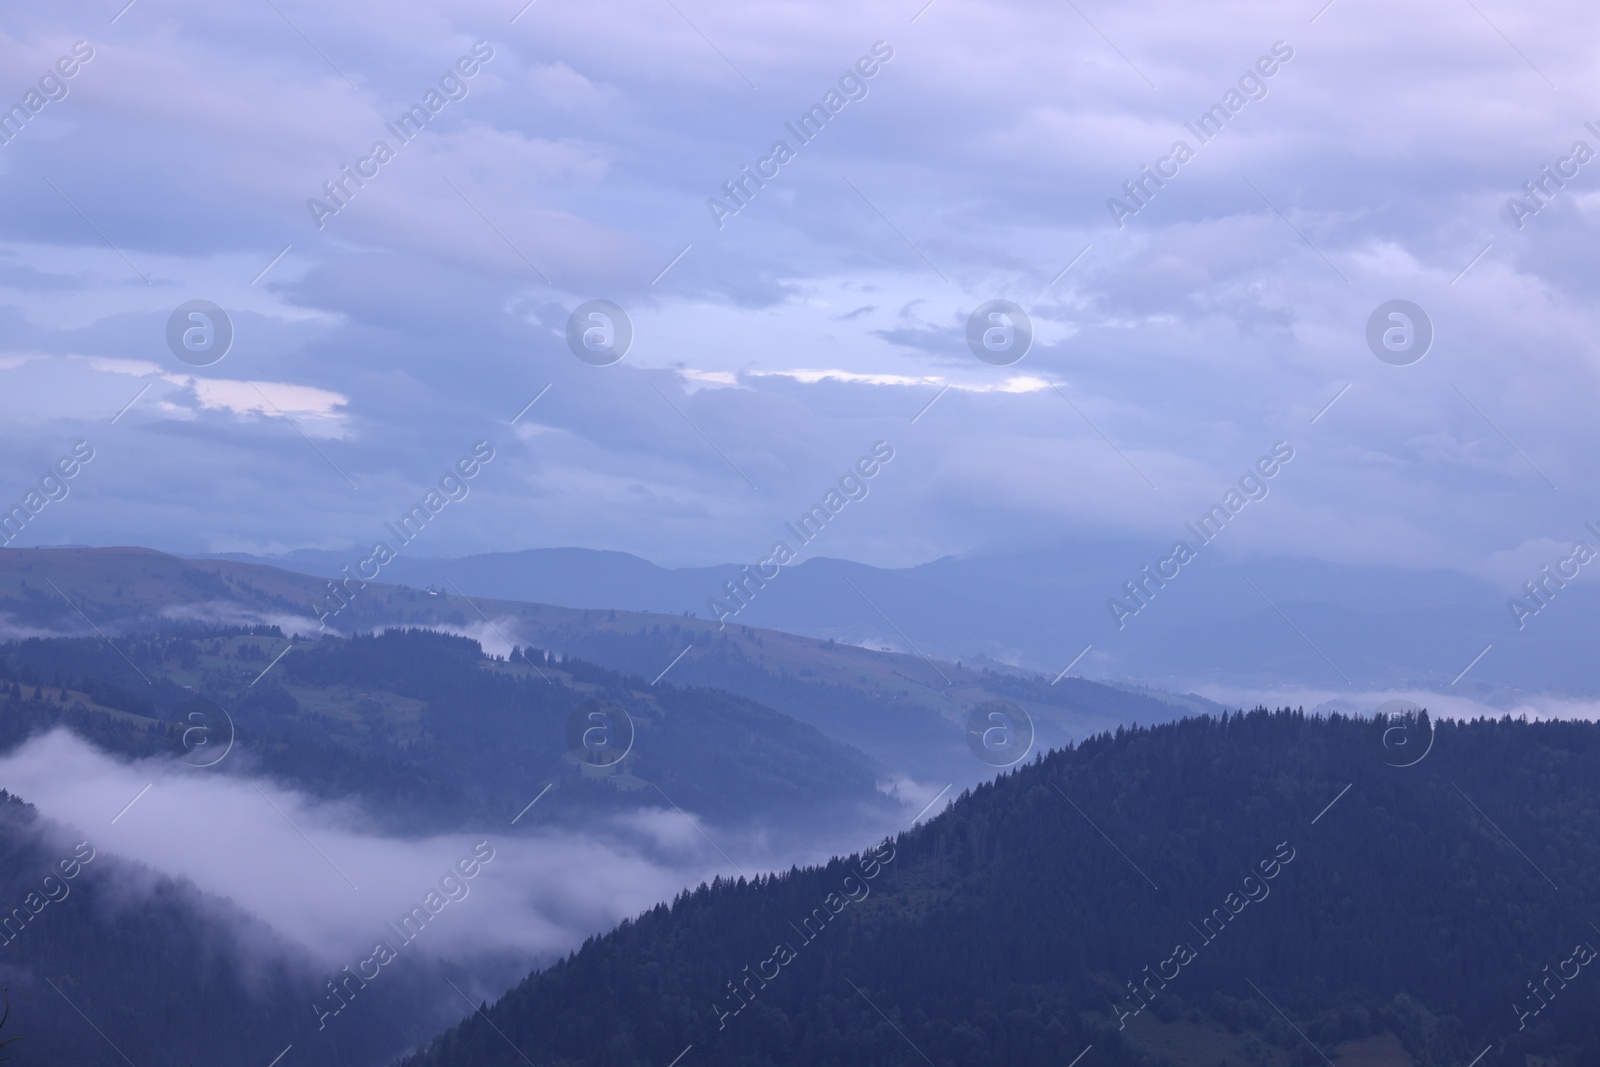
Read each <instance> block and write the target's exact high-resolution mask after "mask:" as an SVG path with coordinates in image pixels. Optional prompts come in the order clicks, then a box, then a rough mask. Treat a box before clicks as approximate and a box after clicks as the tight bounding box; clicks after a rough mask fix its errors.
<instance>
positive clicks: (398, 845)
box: [0, 730, 909, 996]
mask: <svg viewBox="0 0 1600 1067" xmlns="http://www.w3.org/2000/svg"><path fill="white" fill-rule="evenodd" d="M0 787H3V788H6V789H9V790H10V791H11V792H13V793H16V794H18V795H20V796H21V797H23V798H24V799H26V800H28V801H30V802H31V803H33V804H34V805H35V806H36V807H37V808H38V810H39V812H40V814H41V815H43V816H45V817H46V818H48V819H51V820H54V821H56V822H58V823H62V824H66V825H67V826H69V827H71V828H72V832H73V833H75V834H77V835H78V836H79V837H81V838H86V839H88V840H90V841H92V842H93V844H94V847H95V848H96V849H98V850H99V851H100V852H101V853H102V854H104V855H113V856H120V857H124V858H126V859H130V860H135V861H137V862H139V863H141V864H144V865H146V866H147V867H149V868H150V869H151V870H153V871H155V872H158V873H161V874H165V875H170V876H172V877H175V878H181V879H187V880H188V881H190V882H193V883H194V884H195V885H196V886H197V887H199V888H200V889H201V890H203V891H205V892H207V893H210V894H214V895H216V896H219V897H224V898H227V899H229V900H231V901H232V902H233V903H234V904H236V905H237V906H238V907H239V908H241V909H243V910H244V911H246V912H248V913H249V914H251V915H252V916H255V917H256V918H258V919H260V920H262V921H263V922H265V923H267V924H268V925H270V926H271V927H272V929H273V930H275V931H276V932H277V933H278V934H280V935H281V936H282V937H284V938H285V939H287V940H288V941H289V942H291V943H292V945H293V946H294V947H295V948H296V949H298V950H303V951H304V952H306V953H309V954H310V955H312V956H314V957H315V958H317V959H319V960H322V961H324V962H325V963H326V964H327V965H328V966H329V967H330V968H331V969H332V970H338V968H339V967H342V966H344V965H346V964H350V965H352V966H354V964H355V963H356V962H357V961H358V960H359V959H362V958H365V957H367V956H369V955H370V953H371V951H372V948H373V945H374V943H375V942H376V941H378V940H380V939H388V940H391V941H393V940H394V936H393V934H392V933H391V932H390V931H391V930H392V929H393V928H396V927H398V926H399V925H400V924H401V923H402V920H403V919H404V917H405V916H407V915H411V914H412V913H413V909H415V908H417V907H419V906H420V907H423V908H424V909H425V910H427V911H428V913H429V916H430V917H429V918H428V920H427V921H426V926H425V928H424V929H423V930H422V931H421V933H420V934H419V935H418V936H416V938H415V941H414V942H412V943H411V945H410V946H409V947H408V948H407V949H406V952H407V954H417V955H423V956H428V957H433V958H436V959H439V960H448V961H452V962H454V963H460V964H471V963H472V962H473V961H474V960H479V961H481V962H482V963H483V964H484V965H485V966H488V967H490V969H492V970H494V971H496V972H499V973H502V974H504V973H508V969H509V970H511V971H521V970H526V969H528V967H531V966H533V965H534V964H535V963H538V962H543V961H547V960H549V959H551V958H553V957H555V956H558V955H560V954H563V953H565V952H567V951H569V950H571V949H573V948H575V947H577V946H578V945H579V944H581V943H582V941H583V940H584V938H586V937H588V936H589V935H591V934H594V933H598V932H602V931H605V930H608V929H610V928H611V927H613V926H615V925H616V924H617V923H618V922H619V921H620V920H621V919H623V918H625V917H628V916H631V915H635V914H637V913H639V912H640V911H643V910H645V909H646V908H649V907H651V906H653V905H654V904H655V903H657V902H659V901H664V900H670V899H671V898H672V897H673V896H674V895H675V894H676V893H677V892H678V891H679V890H681V889H683V888H686V887H692V886H694V885H698V884H699V883H700V882H702V881H709V880H711V879H712V878H714V877H716V876H718V875H720V876H722V877H725V878H727V877H738V876H739V875H740V874H743V875H747V876H748V875H754V874H756V873H757V872H759V871H765V870H771V869H779V868H787V867H788V866H790V865H791V864H802V865H804V864H806V863H811V862H818V861H821V860H825V859H826V858H827V857H828V855H829V854H831V853H832V852H834V851H838V852H846V851H852V850H855V849H859V848H863V847H866V846H869V845H871V844H873V843H874V841H875V837H874V836H873V835H870V834H866V835H864V834H862V833H860V832H856V833H848V835H847V831H844V830H841V831H840V834H839V836H840V837H843V838H845V839H843V840H839V841H837V842H836V847H835V848H833V849H818V848H817V847H815V845H811V846H802V845H791V844H789V843H788V842H787V841H786V840H785V839H783V838H780V837H778V836H777V835H774V834H771V833H766V832H762V833H756V834H744V835H739V836H731V835H729V834H728V833H727V832H726V831H723V830H720V829H717V828H715V827H710V826H706V825H704V824H702V823H701V822H700V821H698V820H695V819H693V818H692V817H690V816H687V815H684V814H682V813H679V812H677V811H673V810H666V811H662V810H643V811H637V812H632V813H627V814H622V815H616V814H610V815H606V816H604V817H602V818H597V819H595V820H591V822H590V824H589V825H587V826H585V827H584V828H582V829H581V830H579V829H577V828H571V827H566V826H562V825H558V824H554V823H544V822H541V821H540V814H541V813H540V811H539V805H538V804H534V805H533V807H532V808H530V809H529V810H528V811H527V812H526V813H525V814H524V815H523V816H521V818H520V821H519V823H518V825H517V826H515V827H513V826H510V825H505V826H483V827H475V828H465V829H462V830H461V831H460V832H457V833H448V834H431V835H419V836H418V837H415V838H405V837H399V836H392V835H380V834H374V833H371V832H368V831H366V830H364V829H363V827H366V826H370V825H371V824H372V820H371V818H370V817H369V815H368V813H365V812H363V811H362V810H360V808H358V807H357V806H356V805H354V804H353V803H350V802H327V801H322V800H317V799H314V798H311V797H308V796H307V795H305V794H303V793H300V792H296V791H294V790H292V789H287V788H284V787H282V786H279V785H277V784H275V783H274V782H273V781H271V780H270V779H266V778H260V777H243V776H239V775H237V774H236V775H232V776H230V775H224V774H221V773H218V772H217V771H216V770H215V769H209V770H208V769H197V768H194V767H191V766H189V765H187V764H185V763H182V762H180V761H176V760H171V759H166V758H162V759H145V760H137V761H123V760H118V759H115V758H113V757H111V756H109V755H107V754H105V753H103V752H101V751H100V750H98V749H96V748H95V747H93V746H92V745H90V744H89V743H87V742H85V741H84V740H83V739H81V738H79V737H78V736H77V735H75V734H73V733H71V732H69V731H66V730H56V731H53V732H51V733H49V734H45V735H41V736H39V737H36V738H34V739H31V740H30V741H28V742H27V743H26V744H24V745H22V746H20V747H18V748H17V749H15V750H13V751H12V752H10V753H8V754H6V755H5V756H3V757H0ZM530 799H531V798H530ZM907 822H909V819H908V820H907ZM893 829H895V828H893V827H888V826H885V827H883V828H882V832H884V833H887V832H892V830H893ZM824 836H826V835H824ZM878 836H881V835H878ZM469 870H470V871H471V874H470V876H468V875H467V874H466V873H465V872H466V871H469ZM430 894H431V895H430ZM386 924H390V925H386ZM413 924H414V925H416V920H413ZM484 992H486V991H479V993H478V994H477V995H480V996H481V995H482V994H483V993H484Z"/></svg>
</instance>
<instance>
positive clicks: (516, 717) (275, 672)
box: [0, 624, 894, 833]
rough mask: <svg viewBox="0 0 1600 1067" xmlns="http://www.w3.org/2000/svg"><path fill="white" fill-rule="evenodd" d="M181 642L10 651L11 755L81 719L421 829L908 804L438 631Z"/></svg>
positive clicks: (801, 741) (744, 727)
mask: <svg viewBox="0 0 1600 1067" xmlns="http://www.w3.org/2000/svg"><path fill="white" fill-rule="evenodd" d="M167 629H168V632H167V633H166V634H165V635H162V636H154V637H153V636H145V637H129V638H124V639H122V640H120V641H119V642H117V643H116V645H115V647H113V646H112V645H111V644H108V642H106V641H103V640H101V639H99V638H50V639H39V638H33V639H28V640H25V641H20V642H10V643H7V644H0V752H4V751H7V750H9V749H11V748H12V747H14V746H16V745H18V744H20V743H21V742H23V741H24V740H26V739H27V738H28V737H30V736H32V735H33V734H35V733H37V732H39V731H41V730H45V729H49V728H51V727H54V726H57V725H65V726H68V727H70V728H72V729H73V730H75V731H76V732H78V733H80V734H82V735H83V736H85V737H87V738H89V739H90V740H92V741H94V742H95V743H96V744H97V745H99V746H100V747H102V748H104V749H106V750H108V751H111V752H115V753H118V754H120V755H123V756H129V757H140V756H146V755H151V754H155V753H162V752H165V753H170V754H172V755H175V756H178V757H179V758H183V759H185V760H190V761H196V762H200V763H207V762H209V760H210V759H211V758H213V754H214V758H215V759H216V761H217V765H218V768H219V770H220V771H222V772H224V773H228V772H233V771H240V772H245V771H251V772H256V773H265V774H268V775H270V776H272V777H274V778H276V779H279V780H282V781H284V782H287V783H292V784H295V785H297V786H299V787H301V788H303V789H305V790H307V791H309V792H311V793H312V794H314V795H318V796H322V797H349V798H352V799H357V800H360V801H362V802H364V806H365V807H366V808H367V809H369V810H370V811H371V812H372V813H373V818H375V819H376V820H378V821H379V822H380V823H382V824H385V825H390V826H394V827H397V828H407V829H409V830H410V831H411V832H415V831H417V830H419V829H424V828H430V827H431V828H440V829H444V828H454V827H458V826H461V825H485V824H492V825H495V826H501V825H504V824H506V823H507V822H508V820H511V819H512V818H514V817H515V816H516V815H517V813H518V811H519V810H520V809H522V808H523V807H524V806H525V805H526V804H527V803H528V802H529V801H530V800H531V799H533V798H534V797H535V796H542V798H543V799H542V800H541V804H542V807H541V809H540V818H539V819H538V820H530V821H529V822H528V823H527V824H525V825H524V826H523V827H522V829H524V830H530V829H532V828H533V825H534V824H535V823H536V822H539V821H543V820H544V819H547V818H559V819H560V820H562V821H563V822H565V823H569V824H571V823H582V822H586V821H588V820H591V819H595V818H602V817H604V816H605V815H607V814H608V813H615V812H619V811H623V810H628V809H637V808H666V807H667V806H668V805H669V804H675V805H678V806H679V807H681V808H682V809H684V810H686V811H689V812H694V813H696V814H698V815H702V816H704V817H706V818H708V819H710V820H711V821H713V822H716V823H719V824H721V825H724V826H734V827H740V826H756V825H759V826H761V827H763V828H769V829H778V828H783V829H788V830H790V831H804V830H810V829H818V830H820V829H822V828H826V829H827V832H829V833H836V832H838V831H839V830H841V829H843V828H846V827H852V826H858V825H867V824H881V822H882V821H883V820H884V819H886V818H888V817H889V814H890V812H891V811H892V810H894V805H893V804H892V803H891V802H890V801H889V800H888V799H887V798H885V797H884V796H883V795H882V794H881V793H880V792H879V791H878V789H877V787H876V783H877V780H878V777H879V776H880V774H881V773H882V772H881V770H880V769H879V768H877V767H875V766H874V765H873V764H872V762H871V761H870V760H869V759H867V758H866V757H865V756H863V755H862V754H861V753H860V752H857V751H855V750H853V749H851V748H849V747H848V746H846V745H843V744H840V743H839V742H837V741H833V740H831V739H830V738H828V737H825V736H824V735H823V734H822V733H820V732H819V731H818V730H817V729H815V728H814V727H811V726H808V725H806V724H804V723H800V722H797V721H795V720H794V719H791V718H789V717H787V716H785V715H782V714H780V713H778V712H775V711H773V710H771V709H770V708H766V707H763V706H762V705H760V704H757V703H755V702H754V701H751V700H749V699H746V698H744V697H739V696H735V695H733V694H730V693H727V692H724V691H721V690H716V689H709V688H701V687H692V686H691V687H685V686H677V685H670V684H665V683H663V684H662V685H659V686H648V685H646V684H645V683H644V682H642V681H641V680H639V679H636V678H633V679H630V678H627V677H625V676H623V675H620V674H617V673H616V672H613V671H609V670H606V669H605V668H602V667H597V666H595V665H593V664H590V663H586V662H584V661H581V660H577V659H573V658H566V659H563V660H562V661H560V662H559V663H558V662H553V661H551V660H547V659H546V658H545V656H544V654H543V653H540V652H536V651H534V650H531V649H530V650H528V651H527V652H526V653H524V652H523V651H522V650H520V649H518V650H517V651H516V652H515V654H514V656H513V657H512V659H511V660H509V661H508V660H506V659H498V658H495V657H490V656H486V655H484V653H483V652H482V650H481V649H480V647H479V646H478V644H477V642H475V641H472V640H471V639H469V638H463V637H454V636H450V635H447V634H440V633H436V632H432V631H424V630H409V631H400V630H390V631H386V632H385V633H383V634H381V635H378V636H357V637H354V638H348V639H346V638H336V637H324V638H321V639H320V640H299V641H291V640H290V639H288V638H286V637H284V635H283V634H282V633H281V632H279V631H278V630H276V628H272V627H265V626H257V627H254V628H251V629H244V628H238V627H235V628H231V629H219V628H214V627H195V626H189V627H179V628H176V629H174V628H173V626H172V624H167ZM197 712H198V713H199V714H200V715H201V716H204V718H201V719H195V720H191V716H192V715H194V714H196V713H197ZM596 714H598V715H601V716H602V718H601V719H600V720H595V721H598V722H600V723H601V729H604V730H613V729H614V730H615V731H616V733H617V744H616V745H614V746H612V748H611V749H610V750H608V751H600V750H599V749H598V748H595V749H594V750H591V748H589V747H585V745H584V744H583V743H582V738H581V732H582V730H584V729H588V728H589V727H590V726H591V725H592V722H591V720H590V718H589V716H590V715H596ZM613 720H614V721H613ZM575 721H577V722H579V723H580V726H579V731H580V736H578V737H574V735H573V723H574V722H575ZM196 724H199V728H198V729H197V728H196ZM624 733H626V735H627V736H626V738H624V737H623V736H622V735H623V734H624ZM604 740H605V738H603V737H599V736H591V741H594V742H596V744H598V743H599V742H603V741H604ZM207 745H209V746H210V749H209V751H208V750H206V749H205V748H204V746H207ZM224 756H226V757H228V758H227V760H226V761H225V762H224V761H223V757H224ZM547 788H548V796H543V794H544V791H545V790H546V789H547ZM668 798H670V799H668Z"/></svg>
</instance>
